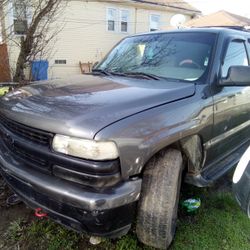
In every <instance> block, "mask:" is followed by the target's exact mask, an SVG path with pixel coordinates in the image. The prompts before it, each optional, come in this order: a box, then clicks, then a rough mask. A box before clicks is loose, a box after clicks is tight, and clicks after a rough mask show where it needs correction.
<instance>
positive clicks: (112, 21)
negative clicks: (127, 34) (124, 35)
mask: <svg viewBox="0 0 250 250" xmlns="http://www.w3.org/2000/svg"><path fill="white" fill-rule="evenodd" d="M116 20H117V10H116V9H111V8H108V11H107V25H108V31H115V30H116Z"/></svg>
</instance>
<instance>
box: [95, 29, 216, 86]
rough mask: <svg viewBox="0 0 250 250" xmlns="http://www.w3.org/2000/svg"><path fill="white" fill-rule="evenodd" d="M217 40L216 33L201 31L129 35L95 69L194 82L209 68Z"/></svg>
mask: <svg viewBox="0 0 250 250" xmlns="http://www.w3.org/2000/svg"><path fill="white" fill-rule="evenodd" d="M214 41H215V34H212V33H198V32H195V33H191V32H183V33H158V34H149V35H141V36H134V37H129V38H126V39H124V40H123V41H122V42H121V43H119V44H118V45H117V46H116V47H115V48H114V49H113V50H112V51H111V52H110V53H109V54H108V55H107V57H106V58H105V59H104V60H103V61H102V62H101V63H100V64H99V65H97V67H96V68H95V70H102V71H105V72H109V73H120V74H123V75H125V74H126V75H132V74H133V75H134V74H135V73H137V74H147V75H153V76H156V77H160V78H172V79H176V80H186V81H195V80H197V79H199V78H201V77H202V76H203V75H204V74H205V72H206V69H207V68H208V65H209V61H210V58H211V54H212V47H213V44H214Z"/></svg>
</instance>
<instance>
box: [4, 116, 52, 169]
mask: <svg viewBox="0 0 250 250" xmlns="http://www.w3.org/2000/svg"><path fill="white" fill-rule="evenodd" d="M0 119H1V120H0V124H1V126H0V135H1V139H2V142H3V144H4V145H5V147H6V148H7V149H8V151H9V152H10V153H11V155H12V157H13V158H14V159H16V160H17V161H21V162H23V163H24V164H25V165H26V166H30V167H32V168H38V169H40V170H42V171H45V172H51V163H49V162H48V160H47V159H44V157H43V156H42V155H39V154H37V153H35V149H36V148H37V147H42V148H46V149H49V145H50V142H51V140H52V136H53V134H51V133H48V132H44V131H41V130H38V129H34V128H30V127H28V126H25V125H23V124H20V123H17V122H15V121H12V120H10V119H8V118H6V117H3V116H0ZM24 142H25V145H26V144H29V143H33V144H34V150H27V149H25V148H24V146H22V145H23V143H24Z"/></svg>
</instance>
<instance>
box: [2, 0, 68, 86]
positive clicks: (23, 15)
mask: <svg viewBox="0 0 250 250" xmlns="http://www.w3.org/2000/svg"><path fill="white" fill-rule="evenodd" d="M9 3H10V0H0V21H1V23H0V24H2V25H1V26H2V37H3V40H4V41H5V42H9V43H11V44H13V45H14V46H16V47H18V48H19V55H18V57H17V60H16V66H15V67H14V71H13V72H12V74H13V80H14V81H16V82H23V81H24V79H25V72H24V71H25V68H26V67H27V66H30V62H31V61H33V60H35V59H40V58H43V59H45V58H46V57H48V53H49V52H50V51H49V50H51V47H53V46H49V44H50V43H52V42H53V41H54V42H55V39H56V36H57V34H58V33H59V32H60V31H61V30H62V28H63V24H60V25H58V23H57V25H56V22H55V21H56V20H57V18H58V16H59V14H60V13H61V11H63V9H64V7H65V6H66V4H67V1H65V0H12V5H11V6H12V10H11V9H10V8H9V5H10V4H9ZM6 6H7V7H6ZM6 12H12V13H13V16H14V17H15V20H14V21H13V23H12V24H10V25H9V26H8V27H6V25H5V19H6V18H5V17H6V14H9V13H6ZM28 20H29V22H28ZM17 29H18V31H19V32H20V33H16V32H17V31H16V30H17ZM20 29H21V31H20ZM16 34H18V35H19V36H18V38H17V37H16V36H15V35H16ZM50 45H51V44H50Z"/></svg>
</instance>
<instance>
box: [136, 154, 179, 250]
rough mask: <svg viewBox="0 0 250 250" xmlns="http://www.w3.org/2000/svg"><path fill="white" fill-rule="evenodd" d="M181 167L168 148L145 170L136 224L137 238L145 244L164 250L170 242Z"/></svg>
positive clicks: (156, 156)
mask: <svg viewBox="0 0 250 250" xmlns="http://www.w3.org/2000/svg"><path fill="white" fill-rule="evenodd" d="M182 166H183V162H182V155H181V152H180V151H178V150H176V149H167V150H162V151H161V152H159V153H158V154H157V155H155V156H154V157H153V158H152V159H151V160H150V162H149V163H148V164H147V166H146V168H145V171H144V173H143V182H142V193H141V198H140V201H139V204H138V214H137V225H136V233H137V237H138V239H139V240H140V241H141V242H142V243H144V244H145V245H148V246H152V247H155V248H161V249H166V248H167V247H168V246H169V245H170V244H171V242H172V240H173V237H174V234H175V229H176V221H177V210H178V203H179V193H180V186H181V175H182Z"/></svg>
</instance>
